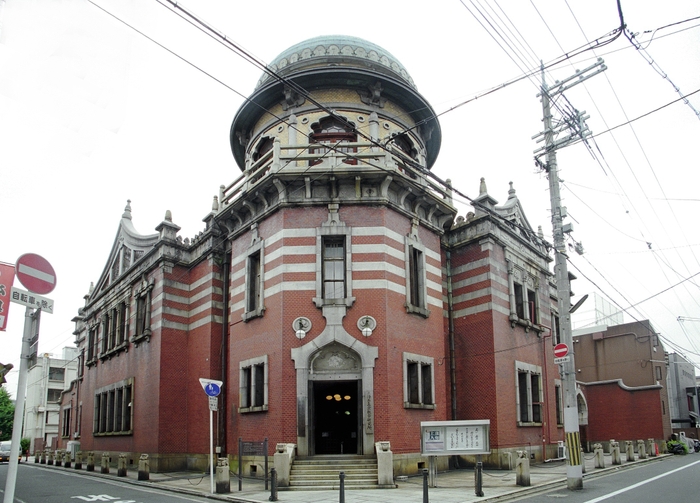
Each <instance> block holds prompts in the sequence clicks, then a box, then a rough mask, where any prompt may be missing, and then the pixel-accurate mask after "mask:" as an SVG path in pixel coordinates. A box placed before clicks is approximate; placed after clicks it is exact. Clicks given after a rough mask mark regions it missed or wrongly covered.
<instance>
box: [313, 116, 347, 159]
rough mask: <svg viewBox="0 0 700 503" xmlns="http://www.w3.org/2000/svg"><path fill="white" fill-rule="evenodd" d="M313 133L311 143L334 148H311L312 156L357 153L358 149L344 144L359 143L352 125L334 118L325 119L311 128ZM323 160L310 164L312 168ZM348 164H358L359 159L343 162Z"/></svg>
mask: <svg viewBox="0 0 700 503" xmlns="http://www.w3.org/2000/svg"><path fill="white" fill-rule="evenodd" d="M311 129H312V130H313V133H311V134H310V135H309V143H323V144H326V145H333V148H327V147H309V153H310V154H326V153H328V152H330V151H334V152H344V153H347V154H353V153H355V152H357V147H344V146H342V145H340V144H342V143H353V142H356V141H357V133H355V132H354V128H353V126H352V124H350V123H346V122H341V121H340V120H338V119H336V118H334V117H324V118H323V119H321V120H320V121H318V122H317V123H316V124H313V125H312V126H311ZM320 162H321V159H316V160H313V161H310V162H309V165H310V166H313V165H315V164H319V163H320ZM343 162H344V163H346V164H357V159H352V158H346V159H344V160H343Z"/></svg>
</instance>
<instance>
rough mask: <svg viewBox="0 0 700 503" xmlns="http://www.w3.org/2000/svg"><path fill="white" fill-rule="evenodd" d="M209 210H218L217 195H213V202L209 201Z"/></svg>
mask: <svg viewBox="0 0 700 503" xmlns="http://www.w3.org/2000/svg"><path fill="white" fill-rule="evenodd" d="M211 211H219V197H218V196H214V202H212V203H211Z"/></svg>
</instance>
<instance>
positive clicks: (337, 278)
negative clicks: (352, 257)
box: [322, 236, 345, 300]
mask: <svg viewBox="0 0 700 503" xmlns="http://www.w3.org/2000/svg"><path fill="white" fill-rule="evenodd" d="M322 253H323V257H322V260H323V298H324V299H326V300H334V299H344V298H345V236H325V237H324V238H323V250H322Z"/></svg>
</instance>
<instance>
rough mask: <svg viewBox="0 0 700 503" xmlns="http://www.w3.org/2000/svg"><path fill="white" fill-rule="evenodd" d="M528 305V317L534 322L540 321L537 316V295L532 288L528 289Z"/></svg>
mask: <svg viewBox="0 0 700 503" xmlns="http://www.w3.org/2000/svg"><path fill="white" fill-rule="evenodd" d="M527 307H528V319H529V320H530V321H531V322H532V323H538V322H539V319H538V318H539V317H538V316H537V296H536V295H535V292H534V291H532V290H528V291H527Z"/></svg>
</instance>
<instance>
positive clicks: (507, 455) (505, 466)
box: [501, 451, 515, 470]
mask: <svg viewBox="0 0 700 503" xmlns="http://www.w3.org/2000/svg"><path fill="white" fill-rule="evenodd" d="M514 468H515V466H514V465H513V453H512V452H508V451H506V452H502V453H501V469H502V470H512V469H514Z"/></svg>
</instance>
